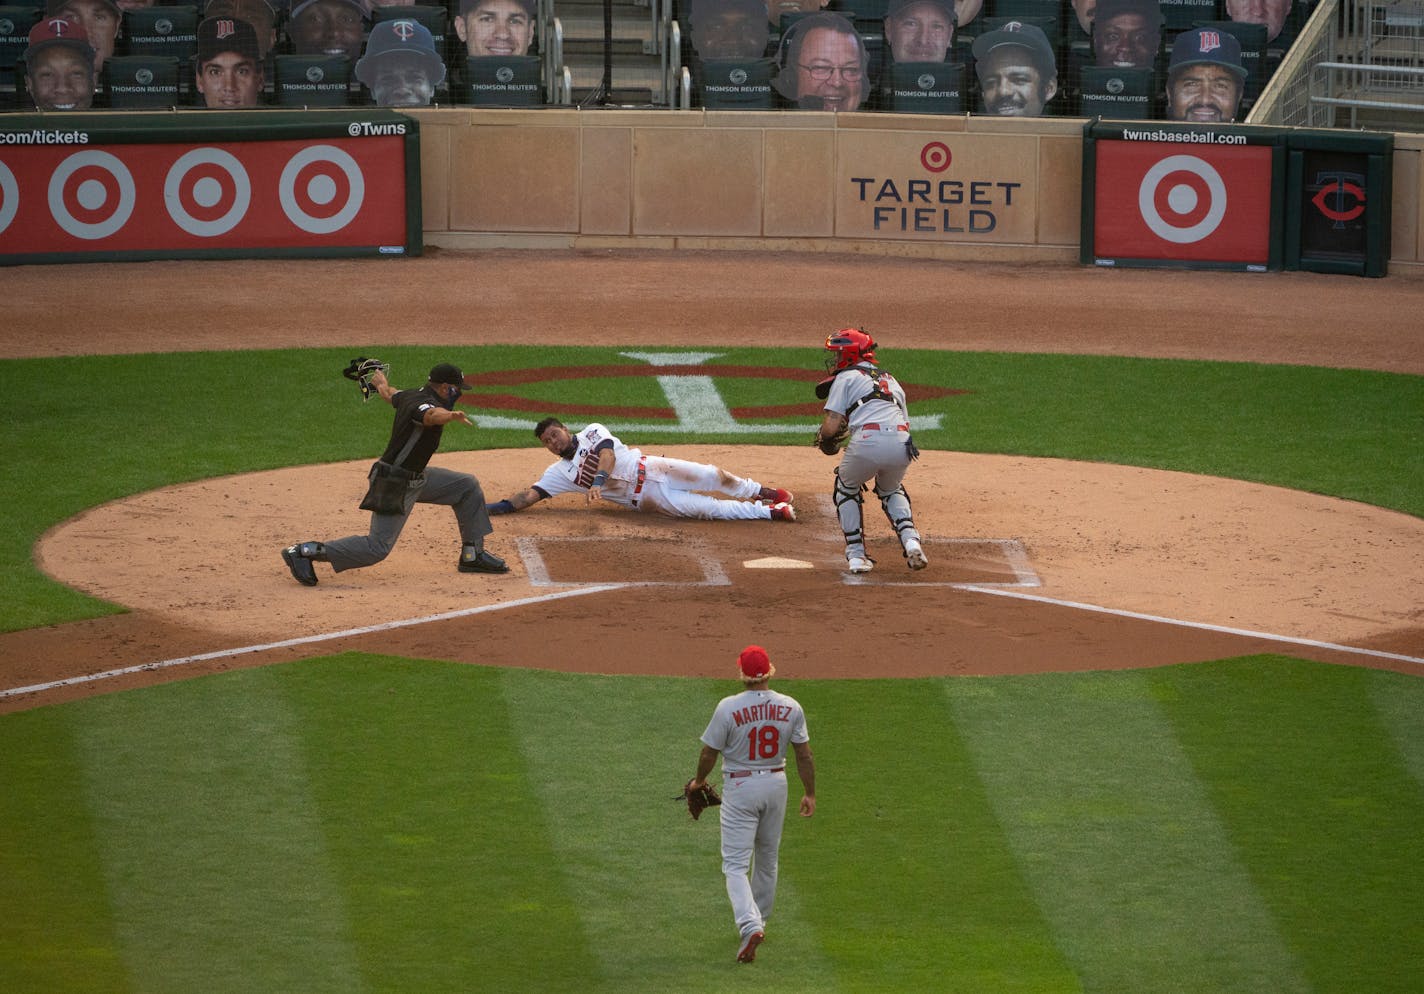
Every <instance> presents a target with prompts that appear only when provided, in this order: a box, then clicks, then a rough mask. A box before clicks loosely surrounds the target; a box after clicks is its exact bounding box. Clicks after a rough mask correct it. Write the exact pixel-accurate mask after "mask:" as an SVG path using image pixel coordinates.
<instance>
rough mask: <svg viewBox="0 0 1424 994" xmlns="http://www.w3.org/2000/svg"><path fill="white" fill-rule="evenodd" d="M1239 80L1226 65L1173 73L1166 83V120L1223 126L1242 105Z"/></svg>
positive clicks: (1193, 68) (1186, 68)
mask: <svg viewBox="0 0 1424 994" xmlns="http://www.w3.org/2000/svg"><path fill="white" fill-rule="evenodd" d="M1241 91H1242V85H1241V77H1240V76H1238V75H1237V74H1236V73H1234V72H1232V71H1231V70H1230V69H1228V68H1226V67H1225V66H1218V65H1210V64H1203V65H1195V66H1187V67H1185V68H1183V69H1177V70H1174V71H1173V72H1172V75H1171V78H1170V80H1169V81H1168V83H1167V118H1168V119H1169V120H1172V121H1202V122H1214V123H1219V124H1220V123H1226V122H1228V121H1234V120H1236V111H1237V108H1238V107H1240V105H1241Z"/></svg>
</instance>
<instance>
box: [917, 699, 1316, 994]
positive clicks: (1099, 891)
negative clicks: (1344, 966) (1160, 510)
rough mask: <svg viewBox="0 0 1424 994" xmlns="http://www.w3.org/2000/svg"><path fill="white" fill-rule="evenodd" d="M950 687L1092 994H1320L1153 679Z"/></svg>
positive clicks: (978, 759) (986, 775)
mask: <svg viewBox="0 0 1424 994" xmlns="http://www.w3.org/2000/svg"><path fill="white" fill-rule="evenodd" d="M943 686H944V688H945V693H946V695H947V696H948V699H949V702H950V705H951V707H952V710H953V713H954V716H955V720H956V722H957V723H958V725H959V727H960V729H961V732H962V734H963V735H964V736H965V738H966V739H967V740H968V742H969V747H970V749H971V751H972V753H973V755H974V762H975V767H976V769H977V770H978V772H979V775H980V777H981V778H982V780H983V781H984V784H985V787H986V789H987V790H988V792H989V795H990V798H991V802H992V804H993V806H994V809H995V811H996V812H997V815H998V818H999V821H1000V823H1001V824H1002V825H1003V828H1004V831H1005V833H1006V834H1007V835H1008V838H1009V841H1010V844H1011V845H1012V847H1013V850H1014V853H1015V855H1016V858H1017V860H1018V862H1019V865H1020V866H1021V867H1022V870H1023V873H1024V874H1025V876H1026V877H1027V878H1028V880H1029V883H1030V886H1031V887H1032V889H1033V892H1034V894H1035V896H1036V897H1037V900H1038V903H1039V905H1040V906H1041V907H1042V909H1043V912H1044V914H1045V915H1046V916H1047V917H1048V919H1049V921H1050V922H1051V923H1052V927H1053V929H1054V933H1055V936H1056V941H1057V943H1058V945H1059V947H1060V948H1062V949H1063V951H1064V953H1065V954H1066V955H1067V957H1068V958H1069V960H1070V961H1071V962H1072V963H1073V964H1074V966H1075V967H1076V969H1077V970H1078V972H1079V973H1080V974H1081V976H1082V980H1083V988H1084V990H1087V991H1103V992H1114V994H1140V992H1143V991H1152V992H1153V994H1166V992H1175V991H1180V992H1184V994H1186V992H1190V994H1200V992H1203V991H1211V992H1212V994H1230V992H1240V994H1260V992H1262V991H1271V992H1273V994H1289V992H1297V991H1298V992H1305V991H1309V990H1310V987H1309V985H1308V984H1307V983H1306V981H1305V978H1304V976H1303V975H1302V972H1301V969H1300V967H1299V965H1298V964H1297V962H1296V960H1295V958H1294V956H1293V954H1292V950H1291V948H1290V946H1289V945H1288V944H1287V942H1286V941H1285V940H1284V939H1283V938H1282V936H1281V934H1280V932H1279V930H1278V927H1277V924H1276V922H1275V921H1274V919H1273V918H1272V915H1271V913H1270V909H1269V908H1268V906H1267V904H1266V902H1264V901H1263V900H1262V897H1261V894H1260V893H1259V892H1258V891H1257V890H1256V888H1255V886H1253V883H1252V878H1251V875H1250V874H1249V873H1248V871H1247V870H1246V868H1244V867H1243V866H1242V865H1241V864H1240V863H1239V862H1238V861H1237V859H1236V857H1235V855H1234V849H1233V840H1232V837H1231V834H1230V832H1229V831H1228V829H1227V827H1226V826H1225V825H1223V823H1222V821H1221V819H1220V817H1219V816H1218V814H1217V812H1216V810H1215V809H1214V808H1213V806H1212V803H1211V797H1212V795H1211V792H1210V791H1209V789H1208V788H1207V787H1204V786H1203V784H1201V783H1200V782H1199V781H1198V779H1197V776H1196V772H1195V771H1194V769H1193V766H1192V763H1191V762H1190V760H1189V758H1188V756H1187V755H1186V754H1185V753H1184V751H1183V749H1182V746H1181V744H1180V743H1179V742H1178V740H1177V736H1176V730H1175V728H1174V725H1173V723H1172V722H1171V721H1169V720H1168V719H1167V717H1166V716H1165V715H1164V714H1163V713H1162V711H1161V709H1160V707H1159V705H1158V703H1157V701H1156V700H1155V698H1154V694H1153V684H1151V683H1150V682H1149V678H1148V677H1147V676H1146V675H1145V674H1144V673H1142V672H1137V671H1135V672H1119V673H1086V674H1062V675H1043V676H1036V677H1032V678H996V679H984V680H951V681H945V682H944V684H943Z"/></svg>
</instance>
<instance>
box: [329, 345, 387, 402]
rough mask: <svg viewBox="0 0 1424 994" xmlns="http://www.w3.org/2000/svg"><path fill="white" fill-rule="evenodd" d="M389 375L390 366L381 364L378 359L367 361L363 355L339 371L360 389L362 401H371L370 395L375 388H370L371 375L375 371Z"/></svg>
mask: <svg viewBox="0 0 1424 994" xmlns="http://www.w3.org/2000/svg"><path fill="white" fill-rule="evenodd" d="M378 370H379V371H380V372H382V373H389V372H390V371H391V364H390V363H388V362H382V361H381V360H379V359H367V358H366V357H365V356H363V355H358V356H357V357H356V358H355V359H352V360H351V361H350V362H349V363H347V364H346V368H345V369H343V370H342V371H341V375H342V376H344V377H346V378H347V379H348V380H355V381H356V384H357V386H359V387H360V388H361V399H362V400H363V401H366V400H370V399H371V393H372V392H373V391H374V390H375V387H373V386H371V374H372V373H374V372H377V371H378Z"/></svg>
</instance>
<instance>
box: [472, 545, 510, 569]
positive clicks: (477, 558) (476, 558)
mask: <svg viewBox="0 0 1424 994" xmlns="http://www.w3.org/2000/svg"><path fill="white" fill-rule="evenodd" d="M460 572H461V573H508V572H509V565H508V564H507V563H505V561H504V560H503V559H501V558H499V556H496V555H492V554H491V553H488V552H485V551H484V550H483V549H481V550H480V551H479V552H477V553H475V554H474V555H473V556H471V555H462V556H461V557H460Z"/></svg>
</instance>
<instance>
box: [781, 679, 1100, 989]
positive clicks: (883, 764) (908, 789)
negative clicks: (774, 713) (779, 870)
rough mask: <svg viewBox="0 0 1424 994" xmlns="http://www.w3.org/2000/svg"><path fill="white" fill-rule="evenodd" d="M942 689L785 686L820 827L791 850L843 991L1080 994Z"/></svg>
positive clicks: (793, 841)
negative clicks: (803, 732) (804, 726)
mask: <svg viewBox="0 0 1424 994" xmlns="http://www.w3.org/2000/svg"><path fill="white" fill-rule="evenodd" d="M870 658H871V659H872V660H873V654H872V656H871V657H870ZM941 682H942V681H938V680H891V681H868V680H867V681H812V682H804V683H801V682H792V681H787V682H785V684H784V685H783V687H782V689H784V690H787V691H788V692H789V693H791V694H792V695H793V696H796V697H798V699H799V700H801V702H802V704H803V705H804V706H805V707H806V710H807V715H808V718H807V720H808V724H809V727H810V731H811V742H812V747H813V749H814V750H815V755H816V766H817V781H818V782H817V791H816V793H817V804H818V807H817V813H816V816H815V818H814V819H812V821H811V822H810V823H808V824H809V826H810V827H809V830H803V831H799V832H791V833H789V836H788V838H787V841H786V844H785V846H784V847H783V860H784V862H785V863H786V864H787V866H788V872H789V873H790V874H791V875H792V879H794V880H797V881H798V882H799V884H800V889H801V891H802V892H803V893H806V894H808V895H810V896H808V897H807V899H806V910H805V913H806V915H808V916H809V917H810V918H811V920H812V921H814V922H815V924H816V927H817V931H818V932H819V934H820V936H821V941H822V944H823V945H824V946H825V949H826V952H827V954H828V955H829V956H830V957H831V958H832V960H833V961H834V962H835V964H836V970H837V974H838V976H839V978H840V980H841V989H842V990H847V991H935V992H937V994H940V992H964V994H985V992H989V991H992V992H995V994H1004V992H1021V991H1022V992H1027V991H1033V992H1043V994H1052V992H1075V991H1079V990H1081V989H1082V988H1081V987H1080V984H1079V981H1078V978H1077V976H1075V974H1074V972H1073V969H1072V967H1071V966H1070V964H1069V963H1068V961H1067V959H1066V958H1065V957H1064V956H1063V954H1062V953H1061V952H1060V951H1059V950H1058V949H1057V948H1056V947H1055V945H1054V937H1053V933H1052V930H1051V928H1050V924H1049V922H1048V921H1046V920H1045V918H1044V916H1043V914H1042V913H1041V912H1040V910H1039V908H1038V906H1037V904H1036V903H1035V901H1034V896H1033V894H1032V893H1031V891H1030V888H1029V886H1028V885H1027V883H1026V881H1025V880H1024V878H1023V876H1022V875H1021V873H1020V870H1019V866H1018V864H1017V862H1016V860H1015V855H1014V853H1013V851H1012V850H1011V848H1010V846H1009V840H1008V839H1006V838H1005V836H1004V833H1003V832H1002V831H1001V830H1000V827H999V825H998V822H997V820H996V816H995V812H994V810H993V808H992V807H991V805H990V803H989V798H988V797H987V796H986V794H985V791H984V788H983V785H982V784H981V783H980V780H979V777H978V775H977V774H976V771H975V769H974V763H973V761H972V757H971V755H970V753H969V750H968V749H967V748H966V744H965V741H964V739H963V738H962V736H961V734H960V731H959V730H958V729H957V728H956V727H955V724H954V722H953V721H952V719H951V716H950V713H949V707H948V704H947V703H946V701H945V696H944V693H943V692H942V691H941V690H940V687H939V684H940V683H941Z"/></svg>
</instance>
